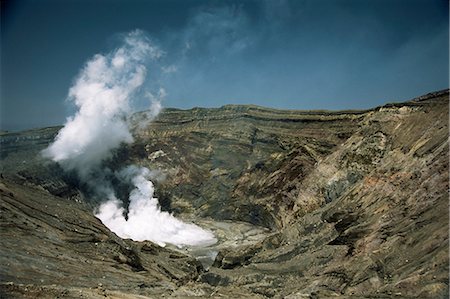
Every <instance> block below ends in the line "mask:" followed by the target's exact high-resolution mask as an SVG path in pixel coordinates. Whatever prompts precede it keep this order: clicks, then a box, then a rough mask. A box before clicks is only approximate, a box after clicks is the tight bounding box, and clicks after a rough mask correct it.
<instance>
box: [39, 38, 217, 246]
mask: <svg viewBox="0 0 450 299" xmlns="http://www.w3.org/2000/svg"><path fill="white" fill-rule="evenodd" d="M162 55H163V52H162V51H161V50H160V49H159V48H158V47H156V46H154V45H152V44H151V42H150V40H149V39H148V38H147V37H146V36H145V34H144V33H143V32H141V31H139V30H136V31H133V32H131V33H129V34H127V35H126V36H124V39H123V45H122V46H121V47H119V48H118V49H116V50H115V51H113V52H112V53H109V54H107V55H100V54H97V55H95V56H94V57H93V58H92V59H91V60H90V61H88V62H87V64H86V66H85V67H84V68H83V69H82V71H81V73H80V75H79V76H78V78H77V80H76V82H75V84H74V85H73V86H72V87H71V88H70V90H69V96H68V99H69V100H70V101H73V102H74V103H75V105H76V107H77V108H78V111H77V112H76V114H75V116H73V117H70V118H68V119H67V122H66V124H65V126H64V128H62V129H61V130H60V131H59V133H58V135H57V136H56V139H55V141H54V142H53V143H52V144H51V145H50V146H49V147H48V148H47V149H45V150H44V151H43V155H44V156H45V157H48V158H50V159H52V160H53V161H55V162H58V163H59V164H60V165H61V166H62V167H63V168H64V169H65V170H66V171H75V172H76V173H77V174H78V177H79V179H80V180H81V181H82V182H84V183H85V184H87V185H89V186H90V187H91V188H93V189H94V192H95V193H96V196H97V197H102V198H103V199H104V200H107V201H106V202H105V203H103V204H102V205H101V206H100V207H99V209H98V211H97V213H96V216H97V217H98V218H99V219H100V220H102V222H103V223H104V224H105V225H106V226H107V227H108V228H110V229H111V230H112V231H113V232H115V233H116V234H117V235H119V236H120V237H123V238H131V239H133V240H136V241H143V240H150V241H153V242H155V243H157V244H159V245H162V246H164V245H165V244H166V243H171V244H175V245H178V246H181V245H209V244H212V243H215V242H216V239H215V238H214V236H213V235H212V233H211V232H209V231H205V230H203V229H201V228H200V227H198V226H196V225H194V224H187V223H184V222H182V221H180V220H177V219H176V218H175V217H173V216H172V215H170V214H169V213H167V212H162V211H161V209H160V207H159V206H158V200H157V199H156V198H154V197H153V193H154V187H153V183H152V182H151V181H150V177H151V172H150V171H149V170H148V169H147V168H143V167H137V166H129V167H126V168H124V169H123V170H122V171H119V172H118V173H117V174H116V176H117V178H118V179H120V180H121V181H124V182H126V183H128V184H129V185H131V186H133V188H134V189H133V190H132V191H131V192H130V195H129V202H130V204H129V208H128V214H127V217H125V214H126V210H125V209H124V208H123V207H122V203H121V201H120V200H119V199H118V198H117V197H116V195H115V191H114V188H113V187H112V182H111V181H110V180H108V179H107V178H108V177H110V175H111V171H109V170H107V169H104V168H102V162H104V161H105V160H106V159H108V158H110V157H111V155H112V150H113V149H116V148H118V147H119V146H120V145H121V144H122V143H131V142H133V137H132V134H131V132H130V129H129V123H128V119H129V116H130V114H131V112H132V98H133V95H134V94H135V93H136V92H137V91H138V89H139V88H140V87H141V86H142V85H143V83H144V81H145V78H146V74H147V68H146V66H145V65H146V63H147V62H148V61H151V60H156V59H158V58H159V57H161V56H162ZM165 94H166V92H165V90H164V89H162V88H160V89H159V91H158V92H156V93H155V94H152V93H150V92H147V97H148V98H149V99H150V101H151V103H152V104H151V107H150V111H149V112H148V116H149V117H150V118H154V117H156V115H157V114H158V113H159V112H160V110H161V103H160V99H161V98H163V97H164V96H165Z"/></svg>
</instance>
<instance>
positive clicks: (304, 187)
mask: <svg viewBox="0 0 450 299" xmlns="http://www.w3.org/2000/svg"><path fill="white" fill-rule="evenodd" d="M448 150H449V149H448V94H447V93H445V94H437V95H431V96H430V97H429V98H425V99H422V100H421V101H416V102H410V103H408V104H407V105H395V106H390V107H389V106H388V107H382V108H379V109H376V110H373V111H370V112H368V113H367V115H366V116H365V118H364V119H363V120H362V122H361V127H360V129H359V130H358V131H356V132H355V133H354V134H353V135H352V136H351V137H350V138H349V139H348V140H347V141H346V142H344V143H343V144H342V145H340V146H339V147H338V148H337V149H336V151H334V152H333V153H332V154H331V155H329V156H327V157H326V158H324V159H322V160H320V161H319V162H318V165H317V167H316V168H315V169H314V170H313V171H312V172H311V173H310V174H309V175H308V176H307V177H306V178H305V179H303V180H302V181H300V182H299V185H300V187H299V188H298V189H299V191H298V193H297V194H296V195H297V198H296V201H295V205H294V208H293V213H292V214H285V218H286V222H285V225H284V227H283V228H282V229H281V231H280V234H279V235H277V236H276V238H270V239H267V240H266V243H265V244H264V245H263V246H262V247H261V250H260V251H259V252H257V253H256V254H255V255H254V256H253V257H252V258H250V259H249V260H248V262H247V263H248V264H249V265H250V266H249V267H247V268H246V269H245V270H244V268H240V269H235V270H231V271H230V270H229V271H228V273H227V274H226V275H227V276H228V277H237V276H241V275H243V273H249V274H248V275H250V274H252V273H253V274H255V273H260V272H261V271H262V272H264V271H267V272H268V273H270V275H269V276H266V277H265V279H266V280H268V281H270V282H271V283H265V284H259V283H255V282H253V285H251V284H245V283H242V282H239V281H236V283H237V284H239V283H242V285H243V286H244V287H250V288H252V289H253V288H256V289H258V290H259V292H262V293H264V294H265V295H268V296H270V295H276V294H277V293H275V294H274V293H273V288H274V287H278V288H279V289H281V290H283V291H282V292H281V294H283V295H286V296H288V295H290V296H292V298H296V297H295V296H300V297H301V296H303V295H304V296H313V295H314V294H316V295H318V296H323V297H328V296H338V295H347V296H361V297H371V296H381V297H383V296H389V297H390V296H398V297H407V298H409V297H417V298H446V297H447V296H448V270H449V269H448V253H449V251H448V245H449V244H448V221H449V220H448V187H449V182H448V163H449V160H448ZM275 265H276V266H275ZM232 271H235V272H236V273H232ZM243 271H246V272H243ZM237 273H239V274H237ZM280 274H281V278H280V277H278V276H277V275H280Z"/></svg>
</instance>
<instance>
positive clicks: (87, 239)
mask: <svg viewBox="0 0 450 299" xmlns="http://www.w3.org/2000/svg"><path fill="white" fill-rule="evenodd" d="M448 105H449V99H448V91H442V92H437V93H433V94H428V95H425V96H423V97H420V98H417V99H414V100H412V101H410V102H406V103H401V104H389V105H385V106H383V107H378V108H375V109H372V110H368V111H357V112H350V111H344V112H323V111H315V112H301V111H277V110H271V109H266V108H260V107H256V106H225V107H222V108H219V109H201V108H196V109H192V110H188V111H183V110H175V109H167V110H166V111H165V112H164V113H163V114H161V115H160V116H159V118H158V119H157V120H156V121H155V122H153V123H151V124H150V125H148V126H146V127H143V126H142V124H139V123H138V119H139V117H140V115H139V114H137V115H136V116H135V124H136V127H135V129H134V135H135V142H134V143H133V144H131V145H129V146H124V147H122V148H121V149H119V150H118V151H117V152H116V155H115V158H114V159H113V160H112V161H109V162H107V163H106V164H107V166H108V167H110V168H111V169H119V168H121V167H123V166H124V165H127V164H129V163H135V164H138V165H143V166H147V167H149V168H151V169H157V170H159V171H160V176H159V180H158V182H157V183H156V185H157V190H158V191H157V192H158V193H157V195H158V197H159V199H160V203H161V205H162V207H163V208H164V209H166V210H170V211H172V212H174V213H175V214H177V215H178V216H180V217H184V218H189V219H194V220H196V221H201V223H203V225H204V226H205V225H206V226H207V225H211V228H212V227H213V226H214V225H215V226H216V227H222V228H223V227H224V226H230V225H232V223H229V222H214V220H224V219H227V220H233V221H246V222H250V223H253V224H257V225H261V226H264V227H268V228H270V229H271V232H270V233H264V234H265V235H266V236H267V237H266V238H265V239H262V236H264V234H261V233H260V232H263V231H264V230H258V232H257V233H255V232H254V230H253V229H252V228H251V226H245V225H244V224H242V225H241V224H239V223H237V224H236V227H238V226H239V225H241V226H242V227H245V228H240V229H238V230H236V231H239V234H242V238H243V239H245V238H246V237H248V236H250V237H252V238H253V239H252V241H251V242H241V243H236V242H234V243H233V242H229V243H228V245H226V246H225V245H221V246H218V247H216V249H218V250H219V252H216V254H217V256H216V258H215V261H214V263H213V262H212V261H211V263H210V264H212V266H211V267H210V268H209V270H208V271H205V270H204V269H203V268H202V267H201V265H200V264H199V263H197V262H196V261H195V260H194V259H193V258H192V257H188V256H186V255H185V254H181V253H180V252H178V251H174V250H173V249H163V248H159V247H157V246H156V245H152V244H151V243H149V242H147V243H137V242H131V241H129V240H121V239H119V238H117V237H116V236H115V235H114V234H112V233H111V232H109V231H108V230H107V229H106V228H105V227H104V226H103V225H102V224H101V223H100V222H99V221H98V220H96V219H95V218H94V217H93V216H92V213H91V212H90V211H91V209H90V208H87V205H86V202H85V201H88V200H89V199H88V198H84V197H83V194H82V192H80V191H79V190H78V189H77V188H78V187H77V185H76V181H73V180H72V179H73V178H71V177H68V176H67V175H65V174H64V173H63V172H62V171H61V169H60V168H59V167H58V166H57V165H55V164H53V163H48V162H45V161H44V160H43V159H42V158H41V157H40V156H39V155H38V153H39V151H40V150H41V149H43V148H45V146H46V145H47V144H48V143H49V142H50V141H51V140H52V138H53V137H54V136H55V135H56V133H57V130H58V128H47V129H41V130H33V131H28V132H23V133H14V134H2V135H1V136H0V144H1V145H2V147H1V148H0V152H1V158H2V160H1V162H2V163H1V172H2V174H3V176H4V177H6V179H3V180H2V185H0V189H1V191H0V192H1V195H2V201H1V209H2V222H1V228H2V229H1V234H2V236H1V243H2V244H1V246H2V256H1V259H0V260H1V264H2V270H1V271H2V272H1V275H2V284H1V290H2V292H4V293H6V294H8V296H13V297H14V296H15V297H17V298H21V297H26V296H28V297H36V295H37V294H40V295H42V296H43V294H45V293H48V294H50V295H49V296H48V297H49V298H53V297H56V296H61V297H64V296H65V297H69V298H71V297H78V295H79V293H78V292H80V291H81V292H82V294H83V295H84V296H87V297H91V298H96V297H101V296H104V295H105V294H106V295H107V296H111V297H114V296H116V297H118V298H127V296H128V297H129V298H136V296H139V295H143V296H150V297H155V298H160V297H161V296H163V295H165V296H171V297H175V298H177V297H181V298H186V297H229V298H259V297H261V298H267V297H275V298H330V297H335V296H338V297H342V298H386V297H389V298H390V297H395V298H447V297H448V270H449V269H448V265H449V260H448V253H449V251H448V223H449V219H448V190H449V182H448V179H449V177H448V163H449V158H448V150H449V148H448V137H449V133H448V132H449V129H448V117H449V114H448ZM71 199H72V200H71ZM91 204H92V203H91ZM46 205H47V207H46ZM3 215H5V217H4V216H3ZM231 231H232V230H230V232H231ZM216 232H217V234H222V233H223V234H231V233H229V232H226V231H225V230H222V231H219V230H218V231H216ZM225 237H227V238H228V239H229V240H232V239H233V238H235V237H236V236H232V235H230V236H220V237H219V239H222V238H225ZM224 244H225V243H224ZM49 248H50V249H51V250H49ZM3 249H5V250H4V254H3ZM20 249H23V250H20ZM205 250H206V249H205ZM207 250H212V249H207ZM58 252H61V253H60V254H61V255H58ZM30 253H32V254H30ZM186 253H189V252H186ZM214 256H215V255H214ZM46 266H48V267H49V268H46ZM48 269H50V270H48ZM58 273H62V274H61V275H59V274H58ZM79 273H86V274H85V276H83V275H79ZM101 273H106V274H107V275H102V274H101ZM103 276H105V278H103ZM74 277H75V278H74ZM123 277H126V278H127V279H125V280H124V279H123ZM106 278H107V279H106ZM99 283H100V284H101V285H99Z"/></svg>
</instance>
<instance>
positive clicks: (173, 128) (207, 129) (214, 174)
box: [123, 106, 364, 228]
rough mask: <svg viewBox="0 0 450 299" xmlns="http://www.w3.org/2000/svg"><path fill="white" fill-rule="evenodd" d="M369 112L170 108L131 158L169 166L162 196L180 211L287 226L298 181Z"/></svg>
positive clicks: (145, 133) (141, 132)
mask: <svg viewBox="0 0 450 299" xmlns="http://www.w3.org/2000/svg"><path fill="white" fill-rule="evenodd" d="M363 116H364V113H363V112H334V113H333V112H320V111H318V112H300V111H278V110H271V109H266V108H261V107H256V106H225V107H222V108H220V109H201V108H198V109H193V110H190V111H181V110H167V111H165V113H164V114H162V115H161V116H160V117H159V118H158V119H157V120H156V121H154V122H153V123H151V124H150V126H149V127H148V128H145V129H144V130H138V131H137V132H138V135H137V138H136V142H135V143H134V144H133V145H132V147H131V148H129V149H127V150H126V152H125V153H124V154H123V156H124V157H129V158H130V159H131V160H132V161H130V162H134V163H138V164H143V165H146V166H148V167H149V168H152V169H155V168H156V169H161V170H162V172H163V173H164V174H165V180H164V181H163V182H162V183H160V184H159V185H158V190H159V192H160V193H159V195H160V198H162V199H163V202H164V199H165V193H166V194H167V193H170V198H167V201H166V205H167V208H168V209H170V210H172V211H174V212H175V213H187V214H196V215H197V216H199V217H212V218H214V219H217V220H222V219H231V220H238V221H246V222H250V223H253V224H257V225H261V226H266V227H271V228H274V227H277V226H280V225H281V221H282V220H281V218H280V217H279V215H280V214H282V213H280V211H279V209H290V208H292V202H293V199H292V198H290V197H289V192H291V191H292V186H293V185H294V184H295V183H294V182H298V181H301V180H302V178H303V177H304V176H305V175H306V174H307V173H308V172H310V171H311V170H312V169H313V167H314V164H315V163H316V162H317V161H318V160H319V159H321V158H323V157H325V156H326V155H328V154H330V153H331V152H332V151H333V150H334V148H335V147H336V146H337V145H338V144H340V143H342V142H343V141H345V140H346V138H348V137H349V136H350V135H351V134H352V133H353V132H354V131H355V130H356V129H357V127H358V124H359V120H360V119H361V118H362V117H363ZM144 150H145V151H144ZM274 198H275V201H274ZM280 201H288V202H286V203H284V204H281V205H280ZM163 205H164V204H163Z"/></svg>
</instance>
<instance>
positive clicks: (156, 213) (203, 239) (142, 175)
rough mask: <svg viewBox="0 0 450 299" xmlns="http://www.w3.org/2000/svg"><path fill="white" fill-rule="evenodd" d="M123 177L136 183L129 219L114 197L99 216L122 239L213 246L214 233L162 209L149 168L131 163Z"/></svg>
mask: <svg viewBox="0 0 450 299" xmlns="http://www.w3.org/2000/svg"><path fill="white" fill-rule="evenodd" d="M119 176H120V177H121V178H122V179H125V180H127V181H129V182H130V183H131V184H133V186H134V189H133V190H132V191H131V193H130V206H129V211H128V219H125V217H124V212H125V211H124V209H123V208H122V207H121V202H120V201H118V200H117V199H112V200H109V201H107V202H105V203H104V204H102V205H101V206H100V208H99V211H98V213H97V214H96V216H97V217H98V218H99V219H100V220H101V221H102V222H103V223H104V224H105V225H106V226H107V227H109V228H110V229H111V230H112V231H113V232H115V233H116V234H117V235H118V236H120V237H122V238H132V239H133V240H135V241H144V240H149V239H150V240H151V241H153V242H155V243H157V244H159V245H161V246H164V245H165V243H171V244H176V245H211V244H213V243H215V239H214V236H213V235H212V234H211V233H210V232H208V231H205V230H203V229H201V228H200V227H198V226H196V225H193V224H187V223H184V222H182V221H180V220H178V219H176V218H175V217H173V216H172V215H170V214H169V213H167V212H161V210H160V208H159V206H158V200H157V199H156V198H154V197H153V192H154V188H153V184H152V182H151V181H150V180H149V178H150V176H151V173H150V171H149V170H148V169H147V168H145V167H141V168H138V167H136V166H129V167H127V168H125V169H123V170H122V171H121V172H120V173H119Z"/></svg>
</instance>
